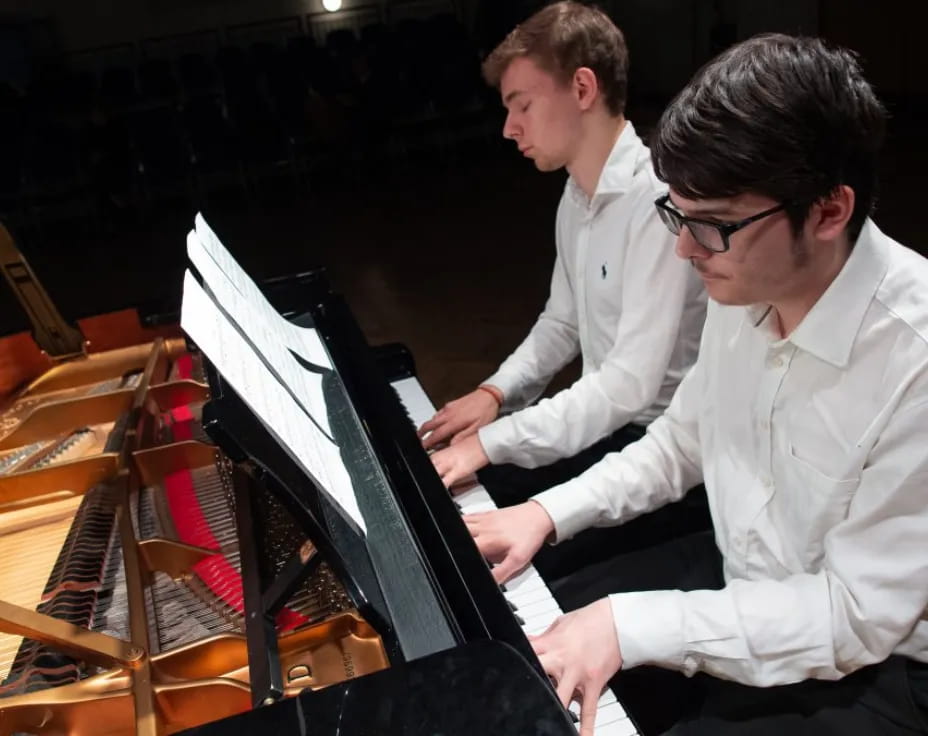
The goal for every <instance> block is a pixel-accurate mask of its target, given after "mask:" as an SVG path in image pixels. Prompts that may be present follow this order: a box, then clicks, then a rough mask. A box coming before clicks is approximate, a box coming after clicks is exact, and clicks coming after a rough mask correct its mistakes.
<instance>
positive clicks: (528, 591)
mask: <svg viewBox="0 0 928 736" xmlns="http://www.w3.org/2000/svg"><path fill="white" fill-rule="evenodd" d="M391 385H392V386H393V389H394V390H395V391H396V393H397V394H398V395H399V397H400V402H401V403H402V404H403V406H404V408H405V409H406V413H407V414H408V415H409V418H410V419H411V420H412V421H413V423H414V424H415V425H416V427H419V426H421V425H422V423H423V422H425V421H427V420H428V419H431V418H432V416H434V414H435V407H434V406H433V405H432V402H431V401H430V400H429V397H428V396H427V395H426V393H425V391H424V390H423V388H422V386H421V385H420V383H419V381H418V380H416V379H415V378H403V379H401V380H399V381H395V382H393V383H392V384H391ZM454 500H455V501H456V502H457V504H458V506H459V507H460V508H461V512H462V513H465V514H472V513H476V512H478V511H493V510H494V509H496V504H495V503H494V502H493V499H492V498H491V497H490V494H489V493H487V491H486V490H485V489H484V487H483V486H481V485H478V486H475V487H473V488H471V489H469V490H467V491H464V492H463V493H461V494H459V495H457V496H455V499H454ZM503 596H504V597H505V598H506V600H507V601H509V603H510V605H511V607H512V608H513V610H514V613H515V615H516V616H517V617H518V619H519V625H520V626H521V627H522V630H523V631H525V633H526V634H540V633H542V632H543V631H544V630H545V629H547V628H548V626H550V625H551V624H552V623H553V622H554V620H555V619H556V618H557V617H558V616H560V615H561V613H562V612H561V609H560V606H558V603H557V601H556V600H555V599H554V596H553V595H552V594H551V591H550V590H549V589H548V586H547V585H546V584H545V581H544V580H543V579H542V577H541V575H539V574H538V572H537V571H536V570H535V568H534V567H532V566H531V565H529V566H528V567H526V568H525V569H524V570H523V571H522V572H520V573H519V574H518V575H516V576H515V577H513V578H512V579H511V580H509V581H508V582H507V583H506V584H505V585H504V586H503ZM570 710H571V711H572V712H574V713H575V714H578V715H579V712H580V706H579V704H578V703H571V705H570ZM577 727H578V729H579V721H578V722H577ZM594 733H595V734H596V736H637V733H638V732H637V729H636V728H635V724H634V723H633V722H632V720H631V719H630V718H629V717H628V714H627V713H626V712H625V709H624V708H623V707H622V704H621V703H619V702H618V701H617V700H616V697H615V695H614V694H613V692H612V690H610V689H608V688H607V689H606V691H605V692H604V693H603V694H602V696H601V697H600V699H599V703H598V704H597V708H596V727H595V731H594Z"/></svg>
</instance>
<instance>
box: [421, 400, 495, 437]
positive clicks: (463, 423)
mask: <svg viewBox="0 0 928 736" xmlns="http://www.w3.org/2000/svg"><path fill="white" fill-rule="evenodd" d="M497 414H499V402H497V400H496V399H495V398H494V397H493V394H491V393H490V392H488V391H485V390H483V389H475V390H473V391H471V392H470V393H469V394H465V395H464V396H462V397H461V398H459V399H454V401H449V402H448V403H447V404H445V405H444V406H443V407H442V408H441V409H439V410H438V411H437V412H434V413H432V412H430V413H429V414H428V415H426V416H431V419H429V420H428V421H427V422H424V423H423V424H422V425H421V426H420V427H419V430H418V434H419V438H420V439H422V446H423V447H424V448H425V449H426V450H431V449H434V448H435V447H437V446H439V445H441V444H442V443H445V442H450V443H452V444H454V443H456V442H460V441H461V440H463V439H464V438H465V437H468V436H470V435H473V434H475V433H476V432H477V430H478V429H480V428H481V427H482V426H484V425H485V424H489V423H490V422H492V421H493V420H494V419H496V416H497ZM417 419H418V417H417ZM420 421H421V419H420Z"/></svg>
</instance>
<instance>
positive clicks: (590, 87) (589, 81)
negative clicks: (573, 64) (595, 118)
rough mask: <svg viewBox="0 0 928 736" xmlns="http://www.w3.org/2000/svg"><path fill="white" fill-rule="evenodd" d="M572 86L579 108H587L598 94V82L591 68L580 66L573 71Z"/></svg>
mask: <svg viewBox="0 0 928 736" xmlns="http://www.w3.org/2000/svg"><path fill="white" fill-rule="evenodd" d="M572 87H573V92H574V95H575V96H576V98H577V102H578V103H579V104H580V109H581V110H589V109H590V108H591V107H592V106H593V103H594V102H595V100H596V98H597V97H598V96H599V82H598V80H597V79H596V74H595V73H594V72H593V70H592V69H590V68H589V67H586V66H581V67H580V68H579V69H577V71H575V72H574V77H573V80H572Z"/></svg>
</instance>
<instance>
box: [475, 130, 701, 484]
mask: <svg viewBox="0 0 928 736" xmlns="http://www.w3.org/2000/svg"><path fill="white" fill-rule="evenodd" d="M666 189H667V187H666V186H665V185H662V184H661V183H660V181H659V180H658V179H657V178H656V177H655V175H654V170H653V169H652V167H651V158H650V153H649V151H648V149H647V148H646V147H645V145H644V144H643V143H642V142H641V139H640V138H639V137H638V135H637V134H636V133H635V129H634V127H633V126H632V124H631V122H626V123H625V127H624V129H623V130H622V133H621V134H620V135H619V138H618V140H617V141H616V144H615V147H614V148H613V150H612V152H611V153H610V155H609V158H608V160H607V161H606V164H605V166H604V167H603V171H602V174H601V175H600V178H599V183H598V185H597V187H596V192H595V193H594V195H593V198H592V199H589V198H587V196H586V195H585V194H584V193H583V191H582V190H581V189H580V187H579V186H578V185H577V183H576V182H575V181H574V180H573V178H568V180H567V184H566V186H565V188H564V194H563V195H562V197H561V201H560V204H559V206H558V211H557V222H556V229H555V236H556V237H555V239H556V244H557V258H556V260H555V263H554V274H553V276H552V278H551V292H550V295H549V297H548V301H547V303H546V304H545V308H544V311H543V312H542V313H541V316H540V317H539V318H538V321H537V322H536V323H535V325H534V326H533V327H532V330H531V332H529V334H528V337H526V338H525V340H524V341H523V342H522V344H521V345H519V347H518V348H517V349H516V350H515V352H514V353H513V354H512V355H511V356H509V358H507V359H506V361H505V362H504V363H503V364H502V365H501V366H500V368H499V370H498V371H497V372H496V373H495V374H494V375H492V376H490V378H488V379H487V380H486V383H489V384H492V385H494V386H497V387H498V388H499V389H500V390H501V391H502V392H503V396H504V397H505V402H504V404H503V408H504V409H509V410H511V409H519V408H521V407H525V406H528V405H529V404H531V402H533V401H534V400H535V399H537V398H538V396H539V395H540V394H541V392H542V391H543V390H544V388H545V386H547V384H548V382H549V381H550V380H551V378H552V377H553V376H554V374H555V373H557V371H559V370H560V369H561V368H563V367H564V366H565V365H567V363H569V362H570V361H571V360H573V358H574V357H575V356H576V355H577V353H578V351H579V352H580V354H581V355H582V357H583V376H582V378H580V379H579V380H578V381H577V382H576V383H574V384H573V385H572V386H571V387H570V388H568V389H566V390H564V391H561V392H560V393H558V394H557V395H556V396H554V397H552V398H550V399H545V400H543V401H541V402H539V403H538V404H536V405H535V406H531V407H529V408H527V409H522V410H521V411H517V412H516V413H514V414H510V415H509V416H505V417H502V418H501V419H499V420H497V421H495V422H493V423H491V424H489V425H487V426H485V427H483V428H481V429H480V432H479V436H480V442H481V444H482V445H483V449H484V451H485V452H486V454H487V457H488V458H489V460H490V462H492V463H497V464H498V463H505V462H510V463H516V464H517V465H521V466H523V467H537V466H539V465H545V464H548V463H551V462H553V461H554V460H557V459H558V458H562V457H570V456H572V455H575V454H576V453H577V452H579V451H580V450H582V449H583V448H585V447H587V446H589V445H591V444H593V443H594V442H596V441H597V440H599V439H601V438H602V437H605V436H606V435H608V434H609V433H611V432H613V431H615V430H616V429H618V428H619V427H622V426H623V425H625V424H627V423H629V422H637V423H639V424H647V423H648V422H650V421H651V420H653V419H655V418H656V417H658V416H659V415H660V414H661V413H662V412H663V411H664V409H666V407H667V405H668V404H669V403H670V398H671V397H672V396H673V392H674V390H675V389H676V387H677V385H678V384H679V382H680V379H681V378H683V375H684V374H685V373H686V371H687V370H688V369H689V368H690V366H691V365H692V364H693V361H695V359H696V353H697V351H698V348H699V334H700V331H701V329H702V324H703V322H704V320H705V301H706V297H705V290H704V289H703V287H702V282H701V281H700V279H698V278H697V277H696V276H695V275H694V274H693V273H692V272H691V271H692V269H690V268H689V266H688V265H687V264H686V263H684V262H683V261H681V260H680V259H679V258H677V257H676V256H675V255H674V237H673V236H672V235H671V234H670V233H669V232H668V231H667V228H666V227H665V226H664V225H663V224H662V223H661V221H660V218H659V216H658V214H657V211H656V210H655V207H654V200H655V199H657V197H658V196H660V194H661V193H662V192H664V191H666Z"/></svg>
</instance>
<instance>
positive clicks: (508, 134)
mask: <svg viewBox="0 0 928 736" xmlns="http://www.w3.org/2000/svg"><path fill="white" fill-rule="evenodd" d="M520 131H521V128H520V127H519V126H518V125H517V124H516V123H515V121H514V120H513V119H512V113H507V114H506V121H505V122H504V123H503V138H508V139H509V140H512V141H514V140H515V139H516V138H517V137H518V136H519V133H520Z"/></svg>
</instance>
